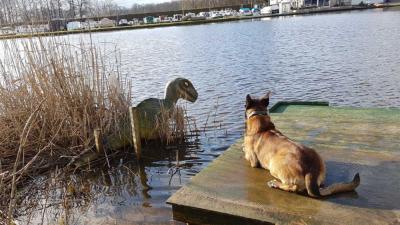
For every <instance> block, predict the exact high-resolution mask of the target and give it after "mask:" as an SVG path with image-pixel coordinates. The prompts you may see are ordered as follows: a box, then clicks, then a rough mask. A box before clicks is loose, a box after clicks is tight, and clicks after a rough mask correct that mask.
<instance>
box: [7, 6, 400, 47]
mask: <svg viewBox="0 0 400 225" xmlns="http://www.w3.org/2000/svg"><path fill="white" fill-rule="evenodd" d="M389 7H400V3H394V4H382V5H377V6H343V7H334V8H315V9H304V10H298V11H296V12H291V13H284V14H272V15H260V16H242V17H228V18H220V19H209V20H198V21H180V22H171V23H157V24H142V25H133V26H119V27H107V28H96V29H91V30H75V31H56V32H43V33H35V34H17V35H3V36H0V40H1V39H13V38H30V37H45V36H60V35H68V34H79V33H95V32H108V31H121V30H135V29H146V28H157V27H170V26H188V25H198V24H208V23H220V22H229V21H238V20H249V19H259V18H269V17H280V16H293V15H306V14H318V13H329V12H340V11H351V10H366V9H375V8H389Z"/></svg>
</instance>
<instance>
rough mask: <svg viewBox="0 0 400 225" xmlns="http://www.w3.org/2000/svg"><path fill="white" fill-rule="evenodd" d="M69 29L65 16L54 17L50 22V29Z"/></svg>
mask: <svg viewBox="0 0 400 225" xmlns="http://www.w3.org/2000/svg"><path fill="white" fill-rule="evenodd" d="M66 29H67V21H66V20H65V19H64V18H54V19H51V20H50V22H49V30H50V31H61V30H66Z"/></svg>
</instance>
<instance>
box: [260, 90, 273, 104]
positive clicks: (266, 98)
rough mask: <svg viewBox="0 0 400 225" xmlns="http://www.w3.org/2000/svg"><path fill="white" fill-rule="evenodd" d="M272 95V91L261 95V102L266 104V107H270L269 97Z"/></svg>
mask: <svg viewBox="0 0 400 225" xmlns="http://www.w3.org/2000/svg"><path fill="white" fill-rule="evenodd" d="M270 96H271V92H270V91H269V92H268V93H267V94H266V95H264V96H263V97H261V99H260V100H261V104H262V105H264V106H265V107H268V105H269V97H270Z"/></svg>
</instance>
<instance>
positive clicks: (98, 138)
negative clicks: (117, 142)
mask: <svg viewBox="0 0 400 225" xmlns="http://www.w3.org/2000/svg"><path fill="white" fill-rule="evenodd" d="M93 132H94V143H95V145H96V151H97V153H100V152H102V151H103V140H102V134H101V129H99V128H96V129H94V131H93Z"/></svg>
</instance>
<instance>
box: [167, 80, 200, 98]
mask: <svg viewBox="0 0 400 225" xmlns="http://www.w3.org/2000/svg"><path fill="white" fill-rule="evenodd" d="M172 96H174V97H175V98H176V100H178V99H180V98H182V99H185V100H187V101H189V102H195V101H196V100H197V97H198V94H197V91H196V89H195V88H194V86H193V84H192V82H190V81H189V80H188V79H186V78H176V79H175V80H173V81H171V82H170V83H169V84H168V85H167V90H166V98H168V97H172Z"/></svg>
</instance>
